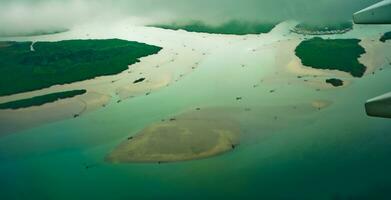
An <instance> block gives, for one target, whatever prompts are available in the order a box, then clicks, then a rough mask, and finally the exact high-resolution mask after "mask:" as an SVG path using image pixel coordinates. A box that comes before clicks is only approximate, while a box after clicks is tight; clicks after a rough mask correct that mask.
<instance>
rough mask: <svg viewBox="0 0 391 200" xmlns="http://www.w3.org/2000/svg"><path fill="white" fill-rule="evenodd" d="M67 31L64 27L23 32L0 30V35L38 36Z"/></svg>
mask: <svg viewBox="0 0 391 200" xmlns="http://www.w3.org/2000/svg"><path fill="white" fill-rule="evenodd" d="M67 31H69V29H66V28H60V29H53V30H38V31H32V32H25V33H9V32H4V31H3V32H0V37H28V36H39V35H52V34H57V33H64V32H67Z"/></svg>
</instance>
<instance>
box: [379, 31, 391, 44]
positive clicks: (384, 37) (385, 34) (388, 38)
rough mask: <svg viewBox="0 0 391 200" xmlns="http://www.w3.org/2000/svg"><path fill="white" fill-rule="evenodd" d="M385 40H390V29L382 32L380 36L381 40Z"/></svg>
mask: <svg viewBox="0 0 391 200" xmlns="http://www.w3.org/2000/svg"><path fill="white" fill-rule="evenodd" d="M387 40H391V31H390V32H387V33H384V35H383V36H381V38H380V41H381V42H386V41H387Z"/></svg>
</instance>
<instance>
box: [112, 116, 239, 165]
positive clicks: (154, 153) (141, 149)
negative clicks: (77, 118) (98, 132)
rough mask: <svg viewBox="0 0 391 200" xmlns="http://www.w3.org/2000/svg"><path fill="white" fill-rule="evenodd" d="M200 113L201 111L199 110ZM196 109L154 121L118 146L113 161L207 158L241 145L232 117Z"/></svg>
mask: <svg viewBox="0 0 391 200" xmlns="http://www.w3.org/2000/svg"><path fill="white" fill-rule="evenodd" d="M197 112H198V113H197ZM203 115H205V116H206V115H207V112H202V111H194V112H191V113H185V114H182V115H180V116H178V117H176V118H171V119H169V120H164V121H162V122H158V123H154V124H152V125H150V126H148V127H147V128H145V129H144V130H142V131H141V132H140V133H139V134H138V135H137V136H135V137H129V138H128V140H127V141H125V142H123V143H122V144H120V145H119V146H118V147H117V148H115V149H114V150H113V151H112V152H111V153H110V154H109V155H108V156H107V157H106V161H108V162H112V163H143V162H145V163H149V162H157V163H161V162H176V161H186V160H194V159H200V158H207V157H211V156H215V155H219V154H222V153H225V152H228V151H231V150H233V149H234V148H235V147H236V146H237V145H238V144H239V136H240V127H239V124H238V123H237V122H235V121H233V120H230V119H222V118H219V119H218V118H216V119H211V118H210V117H203Z"/></svg>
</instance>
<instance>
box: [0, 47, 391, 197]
mask: <svg viewBox="0 0 391 200" xmlns="http://www.w3.org/2000/svg"><path fill="white" fill-rule="evenodd" d="M272 54H273V52H271V51H268V50H265V51H264V52H262V56H260V57H256V58H254V57H253V56H254V55H248V52H246V51H240V52H239V53H238V51H237V49H234V48H232V49H227V48H224V49H221V50H218V51H215V52H213V53H212V55H210V56H209V57H208V58H207V59H205V60H203V62H202V63H201V65H200V67H199V68H198V69H197V70H196V71H195V72H193V73H191V74H189V75H187V76H185V77H184V78H183V79H182V80H180V81H179V82H176V83H175V84H172V85H170V87H167V88H163V89H161V90H159V91H157V92H153V93H152V94H151V95H149V96H140V97H137V98H133V99H129V100H127V101H124V102H123V103H120V104H116V103H114V102H113V103H112V104H111V105H109V106H107V107H106V108H104V109H100V110H97V111H95V112H91V113H87V114H85V115H83V116H81V117H80V118H77V119H69V120H65V121H60V122H56V123H52V124H47V125H43V126H40V127H36V128H33V129H29V130H25V131H22V132H20V133H15V134H11V135H8V136H4V137H1V138H0V161H1V165H0V177H1V181H0V198H1V199H140V198H145V199H155V198H158V197H159V198H164V197H167V198H168V197H170V198H172V199H201V198H225V199H235V198H239V197H248V198H253V199H259V198H263V199H348V198H353V199H382V198H383V199H387V197H389V195H390V194H389V193H388V191H389V189H391V173H390V172H389V169H390V168H391V148H390V144H391V135H390V133H391V132H390V130H391V123H390V120H389V119H380V118H370V117H367V116H366V115H365V111H364V108H363V103H364V102H365V101H366V100H367V99H369V98H372V97H374V96H377V95H380V94H383V93H386V92H388V91H389V89H390V88H389V85H390V84H391V79H390V78H389V77H390V76H391V67H386V69H384V70H383V71H381V72H377V73H376V75H368V76H366V77H364V78H361V79H352V81H353V83H352V85H350V86H348V87H345V88H338V89H327V90H321V91H316V90H315V89H314V88H312V87H308V86H307V85H306V84H303V83H301V82H298V81H297V80H296V79H295V76H293V75H292V76H284V77H283V78H281V79H282V81H280V82H278V83H260V80H261V79H262V78H263V77H266V76H267V75H270V74H273V73H275V69H273V68H272V67H270V66H273V64H274V62H275V59H276V58H275V57H274V56H271V55H272ZM238 58H239V59H238ZM277 59H278V58H277ZM243 62H246V67H244V68H243V67H240V65H241V64H242V63H243ZM288 82H292V84H287V83H288ZM254 84H259V87H256V88H254V87H253V85H254ZM271 89H275V90H276V92H274V93H270V92H269V91H270V90H271ZM238 96H241V97H243V100H242V101H240V102H238V101H236V99H235V98H236V97H238ZM318 99H324V100H329V101H331V102H332V104H331V105H330V107H327V108H324V109H322V110H320V111H319V110H317V109H315V108H312V107H311V105H310V103H311V102H312V101H313V100H318ZM196 107H202V108H205V107H209V108H214V107H216V108H221V110H222V111H221V112H226V113H227V115H230V116H234V117H235V118H236V119H237V120H238V121H239V122H240V124H241V129H242V132H243V135H242V138H241V143H240V145H239V147H238V148H236V149H235V150H234V151H232V152H230V153H226V154H223V155H221V156H217V157H213V158H208V159H202V160H195V161H188V162H180V163H169V164H161V165H159V164H109V163H105V162H104V158H105V156H106V155H107V153H109V152H110V151H111V150H112V149H113V148H115V147H116V146H117V145H118V144H119V143H120V142H122V141H123V140H125V139H126V138H127V137H128V136H130V135H134V134H136V133H137V131H139V130H141V129H142V128H144V127H145V126H147V125H149V124H150V123H153V122H155V121H159V120H161V119H163V118H168V117H171V116H175V115H176V114H178V113H181V112H183V111H186V110H192V109H194V108H196ZM293 107H295V108H293ZM245 108H251V111H249V112H243V111H240V110H244V109H245ZM86 166H89V168H88V169H87V168H86Z"/></svg>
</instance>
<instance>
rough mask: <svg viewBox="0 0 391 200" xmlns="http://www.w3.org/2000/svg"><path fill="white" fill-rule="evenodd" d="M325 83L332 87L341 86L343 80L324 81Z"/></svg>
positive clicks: (331, 79)
mask: <svg viewBox="0 0 391 200" xmlns="http://www.w3.org/2000/svg"><path fill="white" fill-rule="evenodd" d="M326 83H328V84H331V85H333V86H334V87H339V86H343V80H340V79H337V78H330V79H327V80H326Z"/></svg>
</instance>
